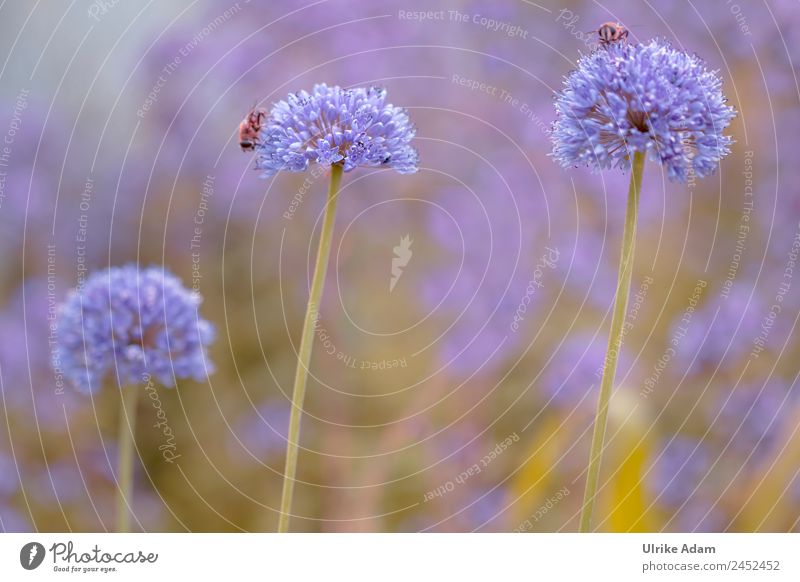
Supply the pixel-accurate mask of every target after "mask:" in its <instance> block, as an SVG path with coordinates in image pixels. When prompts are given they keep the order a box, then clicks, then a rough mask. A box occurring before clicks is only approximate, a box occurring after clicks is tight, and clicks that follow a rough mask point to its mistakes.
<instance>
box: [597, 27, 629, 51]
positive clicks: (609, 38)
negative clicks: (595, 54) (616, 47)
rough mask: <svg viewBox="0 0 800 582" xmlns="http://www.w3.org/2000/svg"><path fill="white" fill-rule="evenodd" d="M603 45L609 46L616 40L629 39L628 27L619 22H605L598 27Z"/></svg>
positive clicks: (598, 33)
mask: <svg viewBox="0 0 800 582" xmlns="http://www.w3.org/2000/svg"><path fill="white" fill-rule="evenodd" d="M597 35H598V36H599V37H600V45H601V46H609V45H611V44H612V43H615V42H622V41H625V42H627V41H628V29H627V28H625V27H624V26H622V24H620V23H619V22H604V23H603V24H601V25H600V28H598V29H597Z"/></svg>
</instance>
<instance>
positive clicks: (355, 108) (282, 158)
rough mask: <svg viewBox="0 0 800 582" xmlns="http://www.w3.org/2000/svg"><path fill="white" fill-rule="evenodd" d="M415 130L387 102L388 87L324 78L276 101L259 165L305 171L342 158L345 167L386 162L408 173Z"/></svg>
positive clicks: (270, 171)
mask: <svg viewBox="0 0 800 582" xmlns="http://www.w3.org/2000/svg"><path fill="white" fill-rule="evenodd" d="M415 133H416V132H415V129H414V127H413V126H412V125H411V122H410V121H409V119H408V115H407V114H406V112H405V110H403V109H400V108H398V107H395V106H394V105H391V104H387V103H386V90H385V89H382V88H378V87H370V88H368V89H365V88H360V87H359V88H356V89H342V88H341V87H339V86H332V87H328V86H327V85H326V84H324V83H323V84H319V85H314V88H313V89H312V90H311V93H308V92H306V91H300V92H299V93H291V94H290V95H289V96H288V97H287V99H286V101H279V102H278V103H276V104H275V105H274V106H273V108H272V112H271V114H270V117H269V119H268V120H267V122H266V125H265V127H263V129H262V130H261V136H260V143H259V145H258V146H257V151H258V159H257V164H256V168H257V169H259V170H264V176H272V175H274V174H276V173H277V172H279V171H281V170H288V171H291V172H302V171H304V170H305V169H306V168H307V167H308V164H309V162H313V161H316V162H317V163H319V164H321V165H323V166H330V165H331V164H336V163H339V162H341V163H342V164H343V165H344V171H345V172H349V171H350V170H352V169H354V168H356V167H358V166H386V167H390V168H393V169H395V170H397V171H398V172H400V173H401V174H410V173H413V172H416V171H417V157H418V156H417V152H416V150H415V149H414V148H413V147H411V145H409V144H410V142H411V140H412V139H413V137H414V135H415Z"/></svg>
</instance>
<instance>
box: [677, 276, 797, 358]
mask: <svg viewBox="0 0 800 582" xmlns="http://www.w3.org/2000/svg"><path fill="white" fill-rule="evenodd" d="M753 285H754V283H752V282H750V283H746V282H742V283H739V284H737V285H735V286H733V287H731V289H730V292H729V293H728V295H727V296H720V297H718V298H716V299H714V300H713V301H710V302H707V303H705V304H703V305H702V306H701V307H699V308H698V309H697V311H695V312H694V314H693V315H692V316H691V319H690V320H689V322H688V324H687V322H686V321H685V320H684V321H682V319H683V318H685V317H686V315H685V314H683V313H679V314H678V315H677V316H676V321H675V323H674V324H673V327H672V335H673V337H675V338H677V339H679V343H678V345H677V346H676V347H675V353H676V359H677V360H678V361H679V362H680V363H681V366H682V367H683V368H684V369H685V368H691V369H692V370H693V371H697V370H701V369H703V368H712V369H713V368H715V367H716V366H718V365H720V363H721V362H722V360H723V358H726V359H727V360H728V361H730V362H735V361H737V360H738V359H740V358H742V357H744V356H745V355H746V354H748V353H750V351H751V350H752V349H753V348H754V343H753V342H754V339H755V338H756V336H758V332H759V331H760V329H761V324H762V321H763V319H764V317H765V316H766V315H767V314H768V313H769V307H768V305H767V304H766V303H765V302H764V300H763V298H762V297H761V296H760V295H759V294H758V291H755V292H754V291H753ZM783 325H784V324H783V323H782V322H781V321H780V320H778V321H776V322H775V325H774V327H773V328H772V330H771V333H770V336H773V337H777V336H778V335H779V334H780V333H782V332H780V328H781V327H783ZM684 334H685V335H684Z"/></svg>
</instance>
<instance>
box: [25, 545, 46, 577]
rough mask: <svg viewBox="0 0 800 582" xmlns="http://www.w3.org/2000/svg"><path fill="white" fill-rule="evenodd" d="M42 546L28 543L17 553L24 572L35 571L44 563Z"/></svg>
mask: <svg viewBox="0 0 800 582" xmlns="http://www.w3.org/2000/svg"><path fill="white" fill-rule="evenodd" d="M44 555H45V551H44V546H43V545H42V544H40V543H39V542H29V543H27V544H25V545H24V546H22V549H21V550H20V551H19V563H20V564H22V567H23V568H25V569H26V570H35V569H36V568H38V567H39V566H41V565H42V562H43V561H44Z"/></svg>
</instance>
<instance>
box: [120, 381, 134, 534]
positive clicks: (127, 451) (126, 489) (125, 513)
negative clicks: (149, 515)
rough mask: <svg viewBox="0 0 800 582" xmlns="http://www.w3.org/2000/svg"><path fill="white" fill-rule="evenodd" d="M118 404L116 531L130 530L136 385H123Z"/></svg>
mask: <svg viewBox="0 0 800 582" xmlns="http://www.w3.org/2000/svg"><path fill="white" fill-rule="evenodd" d="M121 392H122V394H121V395H120V405H119V420H118V422H119V438H118V442H117V447H118V448H119V450H118V451H117V454H118V458H117V532H119V533H125V532H129V531H130V526H131V510H130V507H131V506H132V505H133V497H132V495H133V450H134V441H133V438H134V431H135V430H136V404H137V402H136V400H137V396H138V395H139V389H138V386H123V387H122V390H121Z"/></svg>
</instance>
